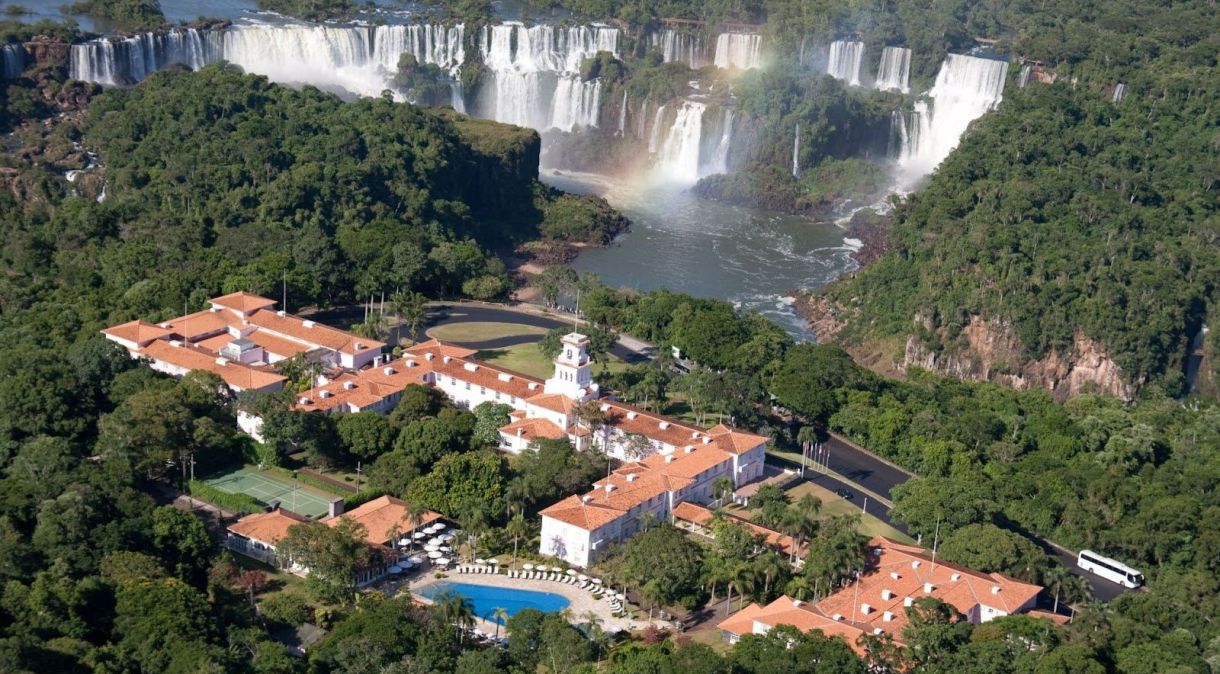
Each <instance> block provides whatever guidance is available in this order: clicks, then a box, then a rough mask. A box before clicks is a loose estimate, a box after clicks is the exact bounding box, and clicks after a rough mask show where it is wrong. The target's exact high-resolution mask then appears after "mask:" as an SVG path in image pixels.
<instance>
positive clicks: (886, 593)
mask: <svg viewBox="0 0 1220 674" xmlns="http://www.w3.org/2000/svg"><path fill="white" fill-rule="evenodd" d="M881 598H882V599H885V600H886V601H889V600H890V599H893V598H894V593H893V592H890V591H889V590H882V591H881Z"/></svg>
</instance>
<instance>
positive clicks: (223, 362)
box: [216, 358, 229, 367]
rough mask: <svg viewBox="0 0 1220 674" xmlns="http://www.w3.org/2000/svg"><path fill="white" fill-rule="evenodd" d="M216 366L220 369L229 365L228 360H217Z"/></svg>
mask: <svg viewBox="0 0 1220 674" xmlns="http://www.w3.org/2000/svg"><path fill="white" fill-rule="evenodd" d="M216 364H217V365H219V366H221V367H224V366H226V365H228V364H229V359H228V358H217V359H216Z"/></svg>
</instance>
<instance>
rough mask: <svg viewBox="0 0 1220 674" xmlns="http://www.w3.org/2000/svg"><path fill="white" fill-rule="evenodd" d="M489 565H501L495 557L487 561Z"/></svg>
mask: <svg viewBox="0 0 1220 674" xmlns="http://www.w3.org/2000/svg"><path fill="white" fill-rule="evenodd" d="M487 563H488V564H499V563H500V560H498V559H496V558H495V557H492V558H491V559H489V560H487Z"/></svg>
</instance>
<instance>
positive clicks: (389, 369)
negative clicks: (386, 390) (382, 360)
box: [382, 367, 398, 377]
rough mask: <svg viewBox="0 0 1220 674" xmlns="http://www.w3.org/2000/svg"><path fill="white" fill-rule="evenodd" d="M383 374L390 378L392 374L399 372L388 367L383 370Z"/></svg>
mask: <svg viewBox="0 0 1220 674" xmlns="http://www.w3.org/2000/svg"><path fill="white" fill-rule="evenodd" d="M382 372H384V373H386V376H387V377H388V376H390V375H392V374H396V373H397V372H398V370H395V369H394V368H392V367H387V368H386V369H384V370H382Z"/></svg>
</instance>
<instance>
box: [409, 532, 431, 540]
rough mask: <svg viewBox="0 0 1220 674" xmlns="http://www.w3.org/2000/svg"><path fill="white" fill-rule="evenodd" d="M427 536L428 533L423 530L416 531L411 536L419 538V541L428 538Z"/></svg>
mask: <svg viewBox="0 0 1220 674" xmlns="http://www.w3.org/2000/svg"><path fill="white" fill-rule="evenodd" d="M427 537H428V534H425V533H424V532H422V531H416V532H415V533H413V534H411V538H414V539H415V540H417V541H418V540H421V539H424V538H427Z"/></svg>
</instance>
